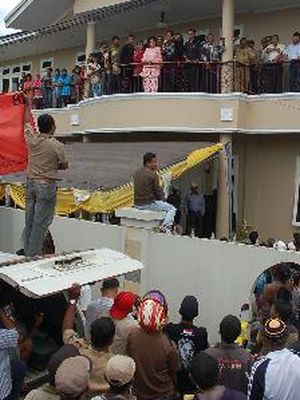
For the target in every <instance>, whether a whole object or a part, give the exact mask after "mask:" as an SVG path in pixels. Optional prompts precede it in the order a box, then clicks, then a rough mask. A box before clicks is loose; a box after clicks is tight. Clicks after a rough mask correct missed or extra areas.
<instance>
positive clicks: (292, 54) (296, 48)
mask: <svg viewBox="0 0 300 400" xmlns="http://www.w3.org/2000/svg"><path fill="white" fill-rule="evenodd" d="M283 53H284V58H285V60H286V61H289V63H290V67H289V73H290V79H289V81H290V88H289V89H290V92H300V32H295V33H294V34H293V37H292V42H291V43H290V44H289V45H288V46H287V47H286V48H285V50H284V52H283Z"/></svg>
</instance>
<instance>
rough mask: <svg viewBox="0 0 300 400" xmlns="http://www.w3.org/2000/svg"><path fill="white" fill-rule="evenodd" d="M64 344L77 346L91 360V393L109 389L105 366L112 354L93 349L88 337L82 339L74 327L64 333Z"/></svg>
mask: <svg viewBox="0 0 300 400" xmlns="http://www.w3.org/2000/svg"><path fill="white" fill-rule="evenodd" d="M63 341H64V344H73V345H74V346H76V347H77V348H78V350H79V352H80V354H81V355H82V356H85V357H87V358H88V359H89V360H90V361H91V365H92V370H91V377H90V383H89V392H88V394H89V395H93V394H94V395H95V393H103V392H106V391H108V389H109V385H108V383H107V381H106V379H105V368H106V364H107V362H108V360H109V359H110V358H111V357H112V354H111V353H110V352H108V351H99V350H95V349H93V347H92V345H91V344H90V342H89V341H88V340H87V339H81V338H79V337H78V335H77V333H76V332H75V331H74V330H73V329H67V330H65V331H64V333H63Z"/></svg>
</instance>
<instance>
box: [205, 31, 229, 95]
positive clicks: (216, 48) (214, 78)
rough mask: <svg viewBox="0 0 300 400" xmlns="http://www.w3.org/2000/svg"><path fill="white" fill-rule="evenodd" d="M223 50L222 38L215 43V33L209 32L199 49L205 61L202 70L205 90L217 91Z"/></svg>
mask: <svg viewBox="0 0 300 400" xmlns="http://www.w3.org/2000/svg"><path fill="white" fill-rule="evenodd" d="M224 51H225V46H224V40H223V39H222V38H221V39H220V42H219V43H218V44H217V43H216V38H215V35H214V34H213V33H209V34H208V35H207V39H206V42H204V43H203V45H202V49H201V59H202V60H203V61H206V63H207V64H206V66H205V70H204V91H205V92H209V93H217V92H218V91H219V90H218V89H219V81H220V76H221V69H220V62H221V61H222V54H223V53H224Z"/></svg>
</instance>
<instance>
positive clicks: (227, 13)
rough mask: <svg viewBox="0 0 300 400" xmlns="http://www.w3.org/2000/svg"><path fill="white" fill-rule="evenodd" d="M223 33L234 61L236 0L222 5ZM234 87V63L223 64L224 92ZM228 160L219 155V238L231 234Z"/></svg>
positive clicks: (224, 138)
mask: <svg viewBox="0 0 300 400" xmlns="http://www.w3.org/2000/svg"><path fill="white" fill-rule="evenodd" d="M222 7H223V8H222V35H223V37H224V39H225V52H224V53H223V58H222V61H223V62H227V61H233V30H234V0H223V5H222ZM232 89H233V65H232V64H225V65H223V66H222V82H221V90H222V93H231V92H232ZM219 141H220V143H223V144H224V145H225V144H226V143H231V141H232V138H231V134H221V135H220V138H219ZM228 173H229V171H228V160H227V157H226V154H225V151H223V152H221V153H220V156H219V174H218V201H217V221H216V236H217V238H221V237H227V238H229V235H230V198H229V196H230V193H229V178H228Z"/></svg>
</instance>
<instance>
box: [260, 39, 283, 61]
mask: <svg viewBox="0 0 300 400" xmlns="http://www.w3.org/2000/svg"><path fill="white" fill-rule="evenodd" d="M284 49H285V46H284V45H283V44H278V45H277V46H274V44H272V43H271V44H269V46H267V47H266V48H265V49H264V50H263V53H262V58H263V61H264V62H274V61H275V60H276V58H277V57H278V56H280V55H281V54H282V53H283V51H284Z"/></svg>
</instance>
